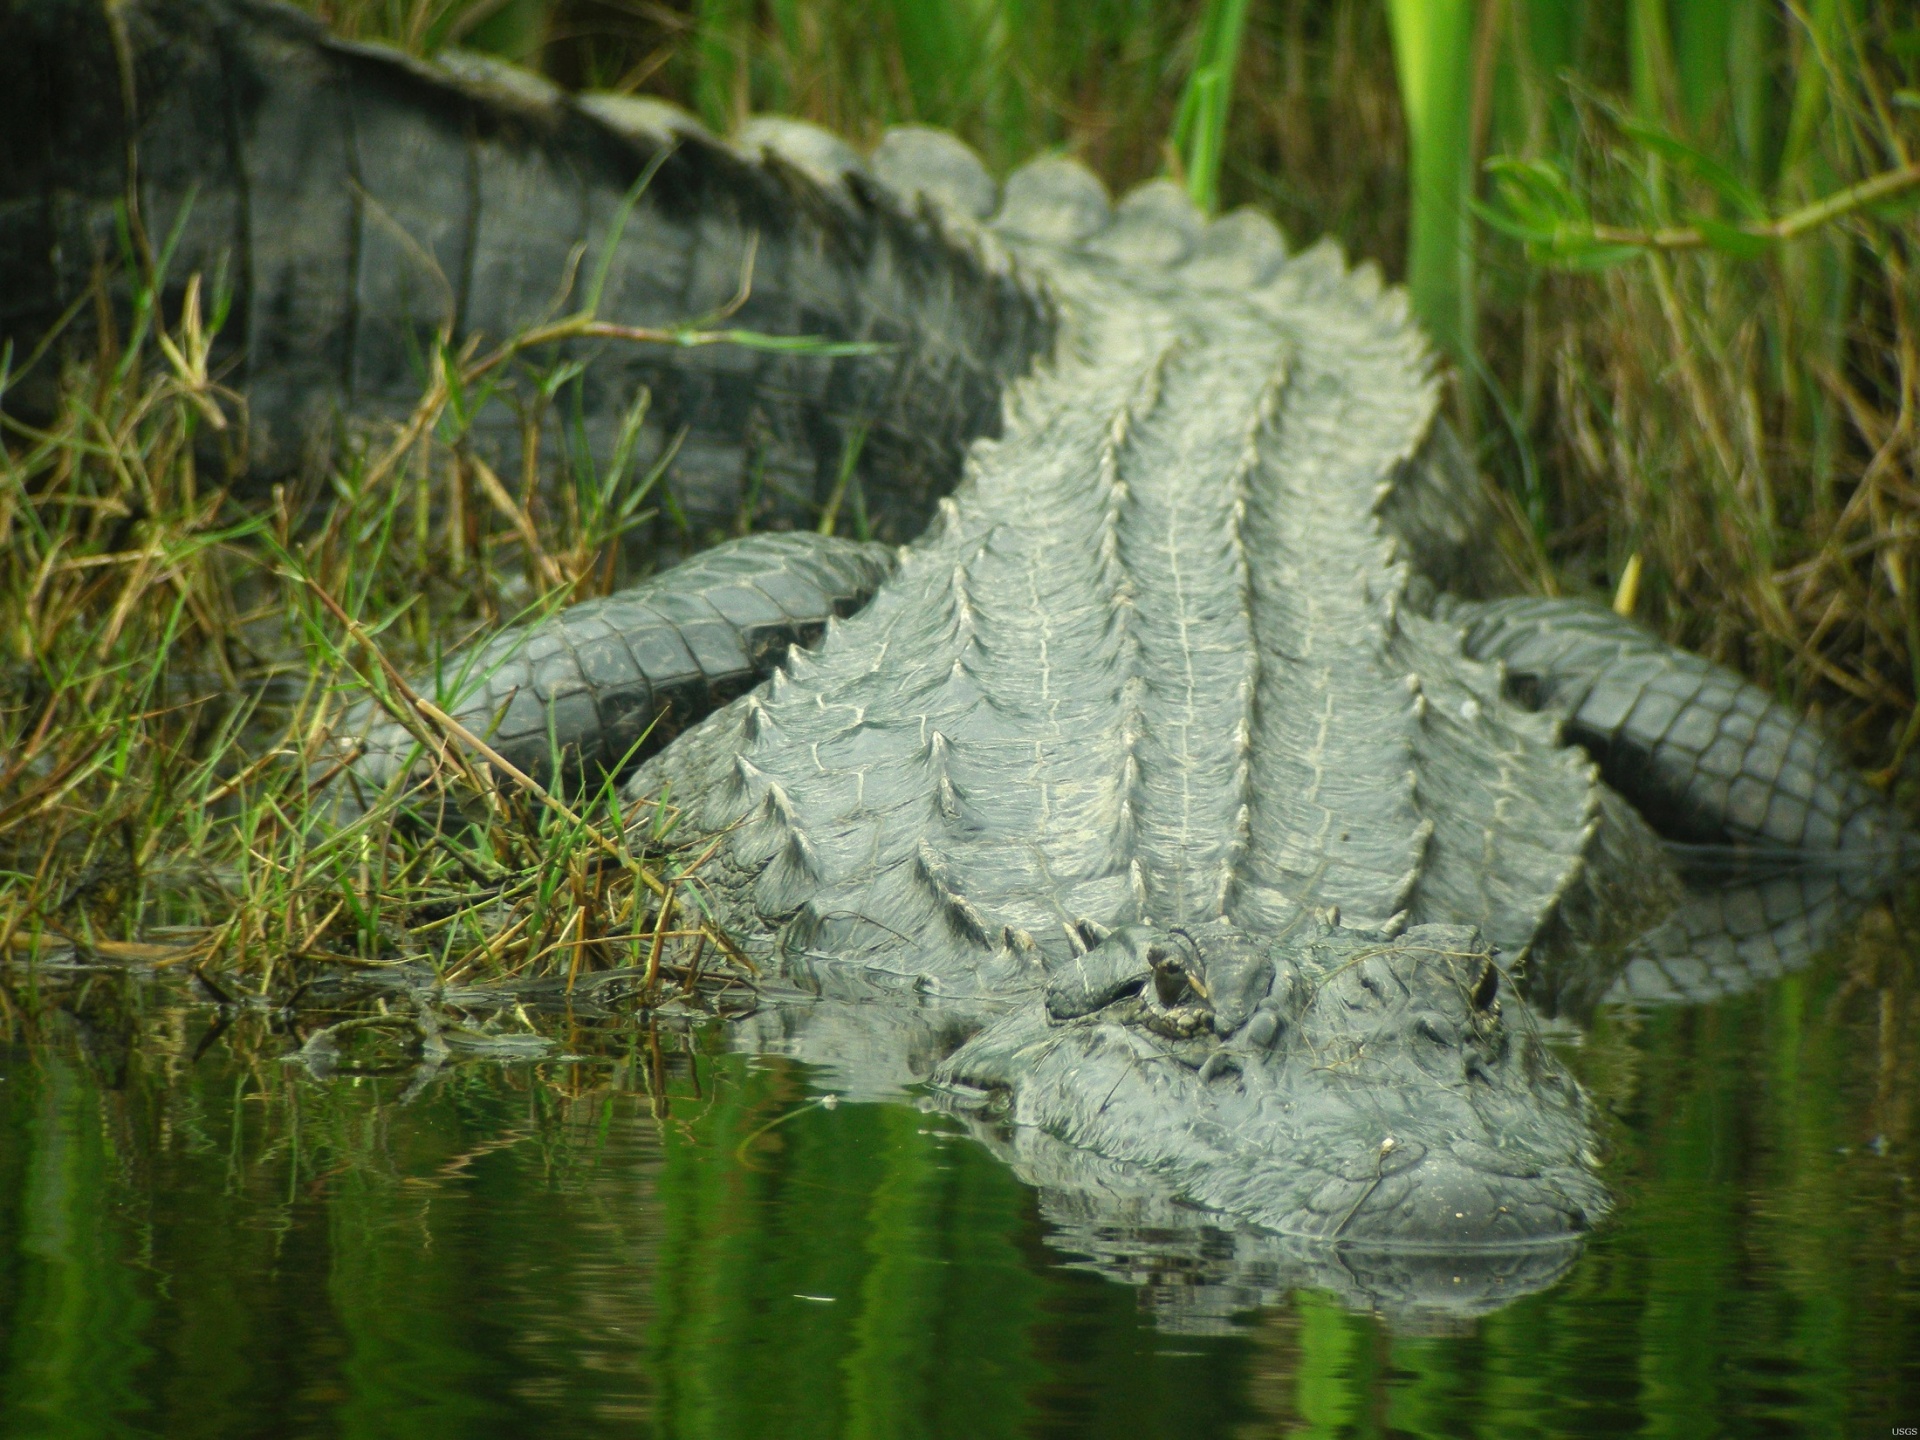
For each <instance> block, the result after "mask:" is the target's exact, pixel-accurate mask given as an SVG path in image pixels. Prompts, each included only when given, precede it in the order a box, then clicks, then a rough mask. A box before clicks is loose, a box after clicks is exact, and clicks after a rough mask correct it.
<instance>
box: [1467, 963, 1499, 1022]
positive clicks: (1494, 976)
mask: <svg viewBox="0 0 1920 1440" xmlns="http://www.w3.org/2000/svg"><path fill="white" fill-rule="evenodd" d="M1499 993H1500V971H1499V969H1498V968H1497V967H1496V966H1495V965H1494V963H1493V962H1492V961H1491V960H1489V961H1488V962H1487V964H1486V968H1485V969H1483V970H1482V971H1481V972H1480V979H1479V980H1478V981H1476V982H1475V984H1474V987H1473V994H1472V995H1471V996H1470V997H1468V998H1469V999H1470V1000H1471V1001H1472V1003H1473V1008H1474V1009H1476V1010H1491V1009H1492V1008H1493V998H1494V996H1496V995H1498V994H1499Z"/></svg>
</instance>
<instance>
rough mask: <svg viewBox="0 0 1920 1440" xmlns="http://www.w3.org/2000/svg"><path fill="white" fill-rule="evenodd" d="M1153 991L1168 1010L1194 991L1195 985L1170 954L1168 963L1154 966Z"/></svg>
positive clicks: (1162, 1005)
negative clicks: (1188, 979)
mask: <svg viewBox="0 0 1920 1440" xmlns="http://www.w3.org/2000/svg"><path fill="white" fill-rule="evenodd" d="M1153 993H1154V996H1155V997H1156V998H1157V999H1158V1000H1159V1001H1160V1004H1161V1007H1162V1008H1163V1009H1167V1010H1171V1009H1173V1007H1174V1006H1176V1005H1178V1004H1179V1003H1180V1002H1181V1001H1182V1000H1185V999H1186V998H1187V997H1188V996H1189V995H1191V994H1192V993H1193V987H1192V986H1191V985H1189V984H1188V983H1187V972H1186V971H1185V970H1184V969H1182V968H1181V966H1180V962H1179V961H1178V960H1175V959H1173V958H1172V957H1171V956H1169V957H1168V960H1167V963H1166V964H1164V965H1155V966H1154V967H1153Z"/></svg>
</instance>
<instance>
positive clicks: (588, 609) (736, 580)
mask: <svg viewBox="0 0 1920 1440" xmlns="http://www.w3.org/2000/svg"><path fill="white" fill-rule="evenodd" d="M892 569H893V551H892V550H891V549H890V548H889V547H887V546H885V545H876V544H863V543H860V542H856V541H852V540H841V539H836V538H834V537H832V536H828V535H817V534H813V533H810V532H800V533H786V534H777V533H776V534H765V535H751V536H748V537H746V538H745V539H741V540H733V541H729V542H727V543H726V544H723V545H717V546H715V547H714V548H713V549H711V550H707V551H705V552H703V553H701V554H699V555H696V556H694V557H693V558H692V559H690V560H688V561H686V562H685V563H683V564H680V565H676V566H674V567H673V568H672V569H670V570H667V571H665V572H663V573H662V574H660V575H657V576H655V577H654V578H653V579H651V580H648V581H645V582H644V583H642V584H640V585H636V586H634V587H632V588H631V589H628V590H623V591H621V592H620V593H618V594H615V595H609V596H606V597H605V598H603V599H598V600H588V601H584V602H582V603H581V604H579V605H575V606H572V607H571V608H569V609H565V610H562V611H560V612H558V613H557V614H555V615H553V616H551V617H549V618H548V619H546V620H543V621H540V622H538V623H536V624H532V625H522V626H515V627H513V628H510V629H507V630H503V631H501V632H499V633H498V634H496V635H494V636H492V637H491V638H490V639H489V640H487V641H486V643H485V644H483V645H481V646H480V647H479V648H477V649H475V650H471V651H467V652H462V653H456V654H454V655H451V656H449V657H448V658H447V659H446V660H445V661H444V662H443V663H442V665H441V667H440V672H439V675H438V676H437V677H432V678H429V679H426V680H424V681H422V682H421V683H420V684H419V685H417V686H416V688H417V689H418V690H420V692H421V693H422V694H426V695H434V694H436V693H437V694H438V696H439V697H440V703H441V705H442V706H443V708H445V709H446V710H447V711H448V712H449V713H450V714H452V715H453V717H454V718H455V719H456V720H458V721H460V723H461V724H462V725H464V726H466V727H467V728H468V729H469V730H472V731H473V732H475V733H476V734H479V735H484V736H486V737H488V742H489V743H490V744H491V745H492V747H493V748H494V749H495V750H497V751H498V752H499V753H500V755H501V756H502V757H503V758H504V759H505V760H507V761H508V762H509V763H510V764H512V765H514V766H515V767H516V768H518V769H520V770H522V771H524V772H525V773H527V774H529V775H531V776H533V777H534V778H536V779H538V780H541V781H543V782H545V781H549V780H551V779H552V777H554V775H555V774H556V773H557V774H558V775H559V776H560V778H561V780H562V781H563V782H566V783H568V784H578V783H580V782H582V781H585V782H587V783H590V784H597V783H599V782H601V781H603V780H606V779H608V778H610V777H614V778H617V777H618V776H619V775H620V774H621V772H622V771H623V770H625V769H627V768H629V767H631V766H632V765H634V764H635V763H637V762H638V761H639V760H640V759H641V758H642V757H644V756H646V755H648V754H651V753H652V752H653V751H654V750H657V749H659V748H660V746H661V745H663V744H665V743H666V741H668V740H670V739H671V738H673V736H675V735H677V734H679V733H680V731H681V730H683V729H685V728H686V727H687V726H688V725H691V724H693V723H694V722H696V721H698V720H700V719H701V718H702V717H704V716H705V715H707V714H708V713H709V712H710V711H712V710H713V709H715V708H716V707H718V706H719V705H722V704H724V703H726V702H727V701H728V700H731V699H733V698H734V697H735V696H738V695H740V694H743V693H744V692H746V691H747V690H749V689H751V688H752V687H753V686H754V685H756V684H758V683H759V682H760V681H762V680H764V679H765V678H766V677H767V676H768V675H769V674H770V673H772V670H773V668H774V667H775V666H776V665H778V664H779V663H780V662H781V660H783V659H784V658H785V657H786V654H787V652H788V651H789V650H790V649H791V648H792V647H793V646H795V645H811V644H812V643H814V642H815V641H816V640H818V639H819V638H820V636H821V635H822V634H823V633H825V630H826V627H827V623H828V621H829V620H831V619H832V618H834V617H836V616H844V615H848V614H851V613H852V612H853V611H855V610H857V609H859V608H860V607H861V606H862V605H864V604H866V602H867V600H868V599H869V598H870V597H871V596H872V594H873V592H874V590H875V589H876V588H877V587H878V586H879V584H880V582H881V581H882V580H883V579H885V578H886V576H887V575H888V574H889V573H890V572H891V571H892ZM373 714H374V712H373V710H372V708H371V702H368V701H363V702H361V704H360V705H359V706H357V707H356V708H355V709H354V710H352V711H350V712H349V714H348V717H347V720H346V723H345V725H344V726H343V727H342V729H343V732H344V733H346V734H348V735H352V736H356V737H360V738H359V739H358V741H357V746H358V751H359V754H358V758H357V759H356V760H355V761H354V763H353V774H354V779H355V781H356V782H357V783H358V785H359V786H360V788H361V789H362V791H363V793H364V792H366V791H367V790H369V789H371V790H376V791H377V790H381V789H384V788H386V787H387V786H388V785H389V784H391V783H392V782H393V781H394V779H395V778H396V777H397V776H398V775H399V774H400V773H401V772H402V771H403V770H405V769H407V768H409V767H410V766H411V765H412V763H413V761H414V760H415V759H416V758H417V757H418V755H419V746H418V744H417V743H416V742H415V741H414V739H413V738H412V736H411V735H409V734H408V732H407V731H406V730H405V729H404V728H403V727H402V726H401V725H400V724H399V723H398V722H396V721H394V720H391V719H382V720H378V721H376V720H374V719H373Z"/></svg>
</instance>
